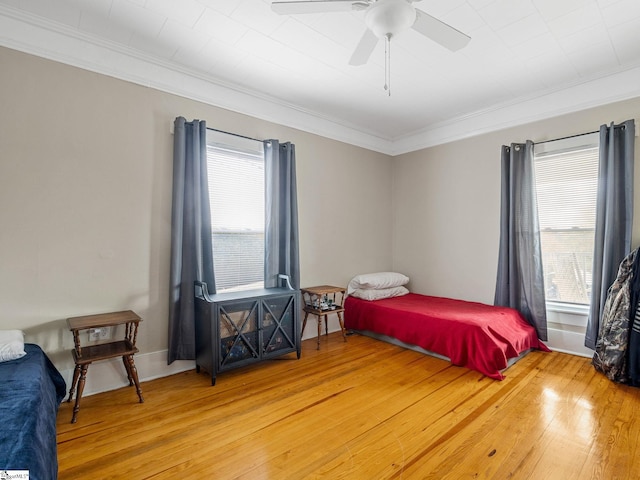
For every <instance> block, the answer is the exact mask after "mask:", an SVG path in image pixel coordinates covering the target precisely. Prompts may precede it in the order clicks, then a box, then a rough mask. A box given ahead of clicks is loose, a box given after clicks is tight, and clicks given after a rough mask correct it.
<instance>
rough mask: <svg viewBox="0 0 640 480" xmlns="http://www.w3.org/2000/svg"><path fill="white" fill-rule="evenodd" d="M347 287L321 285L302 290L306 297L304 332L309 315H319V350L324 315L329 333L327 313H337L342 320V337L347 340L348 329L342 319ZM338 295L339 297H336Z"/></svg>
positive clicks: (326, 329) (326, 331)
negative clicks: (346, 329)
mask: <svg viewBox="0 0 640 480" xmlns="http://www.w3.org/2000/svg"><path fill="white" fill-rule="evenodd" d="M346 290H347V289H346V288H343V287H334V286H331V285H320V286H317V287H308V288H301V289H300V292H301V293H302V296H303V298H304V308H303V310H304V320H303V321H302V332H304V327H306V326H307V317H308V316H309V314H311V315H316V316H317V317H318V350H320V335H321V331H322V317H324V328H325V333H326V334H328V333H329V325H328V322H327V315H329V314H330V313H335V314H336V315H337V316H338V321H339V322H340V329H341V330H342V337H343V338H344V341H345V342H346V341H347V336H346V331H345V329H344V321H343V319H342V312H344V308H342V303H344V296H345V292H346ZM336 295H337V297H336Z"/></svg>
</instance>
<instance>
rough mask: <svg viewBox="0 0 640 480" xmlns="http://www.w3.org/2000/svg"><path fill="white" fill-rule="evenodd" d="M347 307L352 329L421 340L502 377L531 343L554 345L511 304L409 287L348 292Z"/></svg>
mask: <svg viewBox="0 0 640 480" xmlns="http://www.w3.org/2000/svg"><path fill="white" fill-rule="evenodd" d="M344 309H345V312H344V323H345V328H347V329H349V330H355V331H357V332H360V333H363V334H365V335H370V336H374V337H376V338H378V339H382V340H387V341H392V342H393V343H397V344H401V345H402V346H405V347H407V346H417V347H419V348H420V349H421V350H422V351H424V352H425V353H431V354H435V355H436V356H438V357H439V358H444V359H447V360H449V361H451V363H452V364H454V365H458V366H463V367H467V368H470V369H473V370H476V371H478V372H480V373H482V374H484V375H486V376H487V377H490V378H493V379H496V380H502V379H504V375H503V370H504V369H506V368H507V367H508V366H509V365H510V362H511V363H512V362H513V361H514V360H516V359H518V358H520V357H521V356H523V355H524V354H526V353H527V352H528V351H530V350H531V349H539V350H543V351H549V350H548V348H547V347H546V346H545V345H544V344H543V343H542V342H541V341H540V340H539V339H538V336H537V334H536V331H535V329H534V328H533V327H532V326H531V325H529V324H528V323H527V322H526V321H525V320H524V319H523V318H522V316H521V315H520V314H519V313H518V312H517V311H516V310H514V309H511V308H506V307H495V306H492V305H486V304H482V303H475V302H467V301H463V300H455V299H450V298H442V297H431V296H426V295H420V294H417V293H406V294H403V295H401V296H394V297H391V298H383V299H379V300H365V299H362V298H356V297H354V296H348V297H347V298H346V300H345V302H344Z"/></svg>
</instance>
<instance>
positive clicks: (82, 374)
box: [67, 310, 144, 423]
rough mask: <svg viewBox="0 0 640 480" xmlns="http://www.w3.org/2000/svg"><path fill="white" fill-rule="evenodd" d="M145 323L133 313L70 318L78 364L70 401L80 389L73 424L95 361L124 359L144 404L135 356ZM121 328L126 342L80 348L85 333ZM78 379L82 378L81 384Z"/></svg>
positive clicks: (68, 320)
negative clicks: (100, 329) (119, 326)
mask: <svg viewBox="0 0 640 480" xmlns="http://www.w3.org/2000/svg"><path fill="white" fill-rule="evenodd" d="M141 321H142V319H141V318H140V317H139V316H138V315H137V314H135V313H134V312H132V311H131V310H126V311H123V312H113V313H102V314H99V315H86V316H83V317H73V318H68V319H67V324H68V325H69V330H71V332H72V333H73V343H74V345H75V348H74V349H73V350H72V351H71V353H72V354H73V361H74V362H75V364H76V366H75V369H74V370H73V381H72V383H71V389H70V390H69V398H68V399H67V402H70V401H71V399H72V398H73V392H74V391H75V389H76V385H77V386H78V392H77V395H76V404H75V406H74V407H73V417H72V418H71V423H76V418H77V415H78V411H79V410H80V398H81V397H82V392H83V390H84V384H85V381H86V379H87V370H88V368H89V365H90V364H91V363H92V362H97V361H99V360H106V359H109V358H115V357H122V361H123V363H124V368H125V370H126V372H127V377H128V379H129V385H130V386H132V385H135V386H136V391H137V393H138V398H139V399H140V403H142V402H144V398H143V397H142V390H141V389H140V382H139V381H138V371H137V370H136V365H135V363H134V362H133V355H134V354H135V353H138V349H137V348H136V337H137V336H138V324H139V323H140V322H141ZM118 325H124V326H125V334H124V340H112V341H110V342H106V343H100V344H97V345H87V346H84V347H82V346H81V345H80V332H81V331H82V330H89V329H92V328H102V327H116V326H118ZM78 379H80V381H79V382H78Z"/></svg>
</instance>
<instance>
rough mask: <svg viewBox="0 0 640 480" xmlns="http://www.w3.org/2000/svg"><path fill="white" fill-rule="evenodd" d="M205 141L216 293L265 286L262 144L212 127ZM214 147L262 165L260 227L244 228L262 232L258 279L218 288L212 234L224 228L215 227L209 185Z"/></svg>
mask: <svg viewBox="0 0 640 480" xmlns="http://www.w3.org/2000/svg"><path fill="white" fill-rule="evenodd" d="M206 143H207V157H208V158H207V172H208V175H209V186H210V191H209V200H210V206H211V236H212V248H213V260H214V276H215V277H216V278H215V280H216V291H217V293H224V292H233V291H248V290H252V289H256V288H264V286H265V279H264V271H265V263H264V262H265V259H264V251H265V250H264V238H265V230H266V202H265V200H264V197H265V192H266V172H265V165H264V162H265V155H264V144H263V142H261V141H259V140H254V139H250V138H247V137H243V136H239V135H235V134H232V133H226V132H221V131H217V130H213V129H207V141H206ZM216 148H218V149H220V150H223V151H225V152H227V154H231V155H233V153H234V152H235V154H237V155H238V158H241V157H244V158H245V159H249V158H250V157H254V159H255V160H260V161H262V165H263V166H262V172H263V178H262V190H261V192H262V202H263V203H262V209H263V211H262V229H260V230H258V229H256V230H251V229H247V230H246V232H247V233H248V232H251V231H253V232H258V234H259V233H260V232H261V234H262V239H263V244H262V245H263V246H262V259H261V264H260V266H259V270H256V271H255V272H254V273H255V274H256V276H257V275H258V271H259V276H260V281H256V282H251V283H246V284H241V285H234V286H231V287H225V288H220V283H219V282H218V277H217V276H218V270H219V269H216V268H215V264H216V260H217V259H218V260H219V258H218V257H217V256H216V241H215V240H214V235H215V234H216V232H224V230H219V229H218V228H216V227H215V225H216V222H214V215H215V210H216V208H215V207H214V204H213V198H214V197H213V195H214V193H212V191H211V185H212V184H213V183H214V182H215V181H217V180H214V179H213V178H212V177H213V175H212V170H211V166H210V164H209V162H210V160H209V149H216ZM234 231H235V232H236V233H241V230H238V229H230V230H229V233H231V234H232V233H234Z"/></svg>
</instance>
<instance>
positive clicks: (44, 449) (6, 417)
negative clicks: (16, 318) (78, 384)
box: [0, 343, 66, 480]
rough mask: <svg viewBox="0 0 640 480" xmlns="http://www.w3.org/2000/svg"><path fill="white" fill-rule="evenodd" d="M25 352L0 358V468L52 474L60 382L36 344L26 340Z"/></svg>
mask: <svg viewBox="0 0 640 480" xmlns="http://www.w3.org/2000/svg"><path fill="white" fill-rule="evenodd" d="M24 352H25V354H24V355H23V356H21V357H20V358H17V359H14V360H8V361H3V362H0V385H1V386H2V388H0V419H2V428H0V471H5V470H8V471H11V470H13V471H28V472H29V477H28V478H30V479H31V480H49V479H56V478H57V477H58V456H57V445H56V415H57V411H58V407H59V406H60V402H61V401H62V398H63V397H64V395H65V389H66V386H65V382H64V380H63V378H62V376H61V375H60V373H59V372H58V370H57V369H56V368H55V367H54V365H53V364H52V363H51V361H50V360H49V358H48V357H47V356H46V354H45V353H44V352H43V351H42V349H41V348H40V347H39V346H38V345H35V344H30V343H25V344H24ZM3 478H4V477H3ZM12 478H13V477H12ZM16 478H17V477H16ZM20 478H22V477H20Z"/></svg>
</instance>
